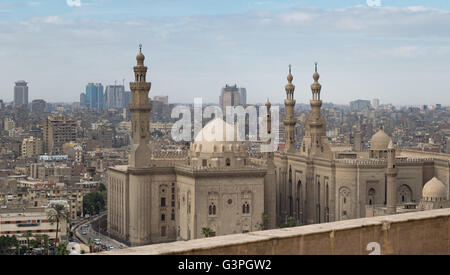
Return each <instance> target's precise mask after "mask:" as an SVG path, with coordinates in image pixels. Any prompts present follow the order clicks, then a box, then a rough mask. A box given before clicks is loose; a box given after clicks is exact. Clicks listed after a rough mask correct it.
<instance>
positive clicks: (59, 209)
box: [48, 204, 70, 243]
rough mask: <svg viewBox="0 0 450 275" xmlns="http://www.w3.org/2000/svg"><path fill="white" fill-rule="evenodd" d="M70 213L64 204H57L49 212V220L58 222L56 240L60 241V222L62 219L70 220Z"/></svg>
mask: <svg viewBox="0 0 450 275" xmlns="http://www.w3.org/2000/svg"><path fill="white" fill-rule="evenodd" d="M69 218H70V213H69V211H67V209H66V208H65V207H64V205H62V204H55V205H54V206H53V208H52V209H50V211H49V212H48V220H49V221H50V222H56V240H55V242H56V243H58V242H59V240H58V233H59V223H60V222H61V221H66V222H69Z"/></svg>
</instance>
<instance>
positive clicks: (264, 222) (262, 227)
mask: <svg viewBox="0 0 450 275" xmlns="http://www.w3.org/2000/svg"><path fill="white" fill-rule="evenodd" d="M268 220H269V216H268V215H266V214H264V215H262V222H261V223H259V222H258V223H257V224H256V227H257V228H258V229H259V230H265V229H266V227H267V221H268Z"/></svg>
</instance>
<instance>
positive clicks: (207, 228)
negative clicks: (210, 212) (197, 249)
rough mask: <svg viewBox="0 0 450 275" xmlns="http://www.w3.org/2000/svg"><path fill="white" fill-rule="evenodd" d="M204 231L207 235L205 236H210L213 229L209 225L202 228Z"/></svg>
mask: <svg viewBox="0 0 450 275" xmlns="http://www.w3.org/2000/svg"><path fill="white" fill-rule="evenodd" d="M202 233H203V235H204V236H205V238H208V237H209V236H211V233H212V229H211V228H209V227H203V228H202Z"/></svg>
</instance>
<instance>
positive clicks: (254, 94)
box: [0, 0, 450, 105]
mask: <svg viewBox="0 0 450 275" xmlns="http://www.w3.org/2000/svg"><path fill="white" fill-rule="evenodd" d="M449 42H450V1H448V0H426V1H419V0H390V1H389V0H348V1H346V0H272V1H264V0H248V1H245V0H47V1H44V0H34V1H26V0H23V1H20V0H18V1H11V0H0V99H3V100H4V101H6V102H8V101H11V100H12V98H13V87H14V82H15V81H17V80H22V79H23V80H26V81H27V82H29V84H28V85H29V98H30V101H31V100H33V99H44V100H46V101H47V102H73V101H79V96H80V93H81V92H83V91H84V90H85V86H86V84H87V83H90V82H96V83H97V82H100V83H102V84H103V85H104V86H106V85H113V84H114V83H117V84H121V83H122V82H123V81H124V82H125V83H126V85H125V86H126V89H128V82H130V81H131V80H132V79H133V66H134V65H135V64H136V59H135V56H136V54H137V53H138V45H139V44H142V45H143V53H144V54H145V56H146V60H145V64H146V65H147V66H148V67H149V71H148V77H147V79H149V80H150V81H151V82H152V89H151V91H150V96H153V95H168V96H169V102H171V103H193V102H194V97H202V99H203V102H218V98H219V94H220V90H221V88H222V87H223V86H225V84H230V85H233V84H237V85H238V86H241V87H245V88H247V96H248V101H249V102H250V103H262V102H265V101H266V99H267V98H269V99H270V101H271V102H273V103H282V102H283V100H284V98H285V96H286V93H285V91H284V86H285V85H286V83H287V80H286V76H287V74H288V65H289V64H292V73H293V76H294V85H295V86H296V90H295V99H296V100H297V103H308V102H309V100H310V98H311V89H310V84H311V83H312V82H313V79H312V74H313V72H314V62H318V64H319V65H318V69H319V73H320V75H321V78H320V80H319V81H320V83H321V84H322V99H323V100H324V101H325V102H332V103H336V104H348V103H349V102H350V101H352V100H355V99H368V100H370V99H373V98H379V99H380V100H381V103H382V104H383V103H392V104H395V105H422V104H437V103H440V104H442V105H450V85H449V84H450V83H449V82H450V74H449V72H450V43H449Z"/></svg>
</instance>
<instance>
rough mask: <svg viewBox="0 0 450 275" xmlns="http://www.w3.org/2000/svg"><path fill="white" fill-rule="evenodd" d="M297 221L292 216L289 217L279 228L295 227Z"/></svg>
mask: <svg viewBox="0 0 450 275" xmlns="http://www.w3.org/2000/svg"><path fill="white" fill-rule="evenodd" d="M296 226H297V221H296V220H295V218H294V217H289V218H288V219H287V221H286V222H285V223H283V224H281V225H280V228H286V227H296Z"/></svg>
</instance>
